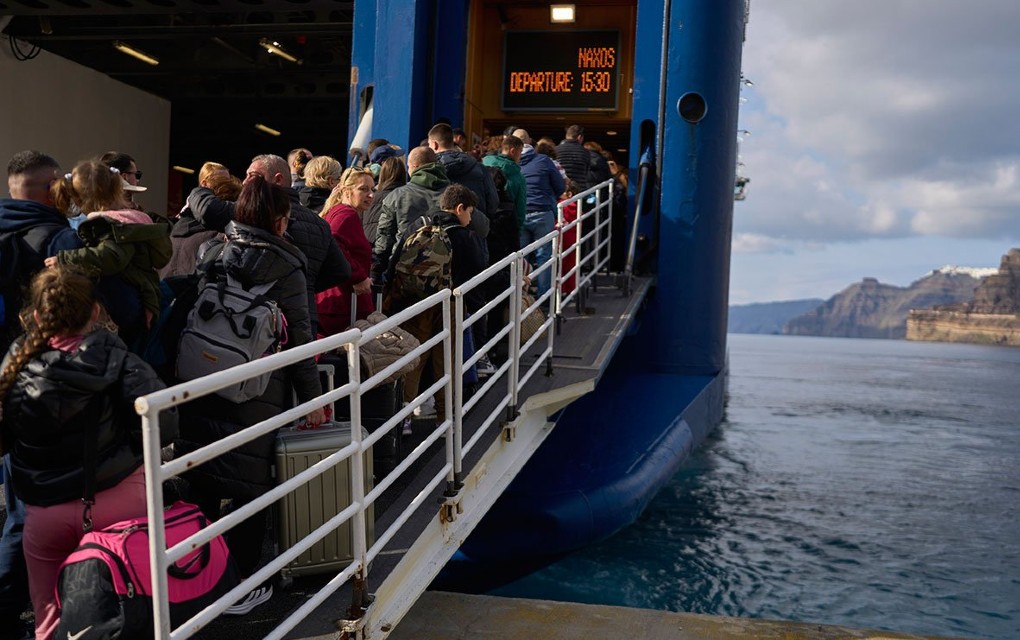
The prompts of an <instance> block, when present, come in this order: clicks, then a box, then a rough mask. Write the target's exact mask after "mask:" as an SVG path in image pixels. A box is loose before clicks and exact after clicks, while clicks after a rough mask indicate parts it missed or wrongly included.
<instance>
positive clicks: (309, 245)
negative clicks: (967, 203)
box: [188, 154, 351, 336]
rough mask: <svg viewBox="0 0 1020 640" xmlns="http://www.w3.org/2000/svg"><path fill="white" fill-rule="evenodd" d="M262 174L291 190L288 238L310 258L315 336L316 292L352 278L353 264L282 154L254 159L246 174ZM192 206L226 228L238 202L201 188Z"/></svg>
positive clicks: (199, 216)
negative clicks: (304, 197)
mask: <svg viewBox="0 0 1020 640" xmlns="http://www.w3.org/2000/svg"><path fill="white" fill-rule="evenodd" d="M255 174H257V175H261V176H262V177H263V178H265V179H266V182H268V183H269V184H271V185H276V186H278V187H281V188H283V189H285V190H286V191H287V194H288V196H289V197H290V217H291V220H290V225H289V226H288V227H287V237H288V238H289V239H290V240H291V242H293V243H294V245H295V246H296V247H297V248H298V249H300V250H301V251H302V252H303V253H304V254H305V258H306V259H307V260H308V270H307V272H306V273H305V279H306V281H307V284H308V312H309V314H310V316H311V320H312V335H313V336H314V335H315V332H316V330H317V328H318V322H319V314H318V310H317V307H316V304H315V294H316V292H319V291H325V290H326V289H329V288H331V287H335V286H337V285H339V284H341V283H343V282H345V281H347V280H348V279H349V278H350V277H351V265H350V263H349V262H347V258H345V257H344V254H343V253H342V252H341V251H340V247H338V246H337V244H336V242H335V241H334V240H333V234H332V232H331V231H330V229H329V223H327V222H326V221H325V220H323V219H322V218H320V217H319V216H317V215H315V213H313V212H312V210H311V209H309V208H308V207H305V206H303V205H302V204H301V202H300V199H299V196H298V192H297V191H296V190H294V189H293V188H292V187H291V177H290V167H289V166H288V165H287V161H286V160H284V159H283V158H281V157H280V156H274V155H271V154H264V155H260V156H255V157H254V158H252V161H251V165H249V166H248V171H247V172H246V173H245V175H246V180H247V177H248V176H251V175H255ZM188 206H189V207H190V208H191V212H192V213H193V214H194V215H195V219H196V220H198V221H199V222H201V223H202V225H203V226H205V228H207V229H214V230H216V231H223V228H224V227H226V226H227V223H228V222H230V221H231V219H233V217H234V203H233V202H225V201H223V200H220V199H219V198H217V197H216V196H215V194H213V192H212V191H211V190H209V189H206V188H204V187H198V188H197V189H195V190H194V191H192V192H191V195H189V196H188Z"/></svg>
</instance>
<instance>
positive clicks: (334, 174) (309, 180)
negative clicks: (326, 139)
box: [298, 156, 344, 215]
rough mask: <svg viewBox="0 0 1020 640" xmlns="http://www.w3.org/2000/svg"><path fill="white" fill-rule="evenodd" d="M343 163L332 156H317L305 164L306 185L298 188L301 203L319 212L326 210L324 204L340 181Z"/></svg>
mask: <svg viewBox="0 0 1020 640" xmlns="http://www.w3.org/2000/svg"><path fill="white" fill-rule="evenodd" d="M343 170H344V168H343V165H341V164H340V161H339V160H337V159H336V158H333V157H330V156H315V157H314V158H312V159H311V161H309V163H308V165H306V166H305V186H303V187H301V188H299V189H298V198H299V199H300V201H301V204H303V205H304V206H306V207H308V208H309V209H311V210H312V211H314V212H315V213H318V214H320V215H321V214H322V212H323V211H324V209H323V205H324V204H325V203H326V200H327V199H328V198H329V194H330V192H332V191H333V187H335V186H336V185H337V184H338V183H339V182H340V174H341V173H343Z"/></svg>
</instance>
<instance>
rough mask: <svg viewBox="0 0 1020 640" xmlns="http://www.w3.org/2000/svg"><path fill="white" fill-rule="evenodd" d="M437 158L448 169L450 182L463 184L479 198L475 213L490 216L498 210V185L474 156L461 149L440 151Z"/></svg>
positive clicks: (447, 173)
mask: <svg viewBox="0 0 1020 640" xmlns="http://www.w3.org/2000/svg"><path fill="white" fill-rule="evenodd" d="M437 157H438V162H439V163H440V164H441V165H443V167H444V168H445V169H446V175H447V177H449V178H450V182H455V183H457V184H462V185H464V186H465V187H467V188H468V189H471V190H472V191H474V192H475V195H476V196H478V206H477V207H475V211H480V212H481V213H485V214H488V213H491V212H493V211H495V210H496V208H497V207H498V206H499V194H497V193H496V185H495V184H494V183H493V182H492V176H490V175H489V172H488V171H486V170H485V169H484V168H483V167H482V164H481V163H480V162H478V161H477V160H475V158H474V156H472V155H470V154H467V153H464V152H463V151H460V150H459V149H453V150H450V151H440V152H439V153H438V154H437Z"/></svg>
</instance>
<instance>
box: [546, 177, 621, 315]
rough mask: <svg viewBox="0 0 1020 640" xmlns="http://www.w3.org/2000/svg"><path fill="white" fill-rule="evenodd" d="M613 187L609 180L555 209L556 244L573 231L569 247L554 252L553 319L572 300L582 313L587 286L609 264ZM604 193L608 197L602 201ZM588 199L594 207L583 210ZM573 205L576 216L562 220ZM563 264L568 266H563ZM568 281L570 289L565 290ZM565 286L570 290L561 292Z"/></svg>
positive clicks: (593, 282)
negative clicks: (570, 284)
mask: <svg viewBox="0 0 1020 640" xmlns="http://www.w3.org/2000/svg"><path fill="white" fill-rule="evenodd" d="M615 188H616V186H615V184H614V181H613V180H612V179H609V180H606V181H604V182H601V183H599V184H597V185H595V186H594V187H591V188H590V189H587V190H585V191H582V192H581V193H578V194H575V195H574V196H572V197H570V198H568V199H566V200H563V201H561V202H560V203H559V204H558V205H557V206H556V219H557V225H556V226H557V227H558V228H559V230H560V242H564V241H565V240H564V236H567V234H568V233H569V232H573V234H572V235H573V237H574V240H573V243H572V244H570V245H569V246H567V247H562V248H560V249H559V250H558V251H557V252H556V253H557V254H558V260H557V262H558V273H559V279H558V280H557V281H556V287H554V289H555V291H556V298H555V310H556V316H557V317H561V316H562V315H563V309H565V308H566V306H567V305H568V304H570V303H571V302H572V301H574V302H576V304H577V306H578V311H581V310H582V308H583V306H584V300H585V296H586V292H587V290H588V287H589V286H594V284H595V276H596V275H597V273H598V272H599V271H601V270H602V269H603V268H604V267H606V266H607V265H608V264H609V260H610V247H611V246H612V220H613V191H614V189H615ZM607 193H608V197H605V198H604V195H605V194H607ZM591 200H594V204H592V205H591V206H590V207H589V208H588V209H587V210H585V205H586V204H588V203H589V202H590V201H591ZM575 203H576V205H577V215H576V217H575V218H574V219H573V220H566V218H565V213H564V210H565V209H566V208H567V207H569V206H570V205H571V204H575ZM564 262H570V263H572V264H569V265H568V266H565V265H564V264H563V263H564ZM571 278H573V286H572V287H569V283H570V280H571ZM568 287H569V288H570V291H567V292H564V289H565V288H568Z"/></svg>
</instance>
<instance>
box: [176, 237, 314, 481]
mask: <svg viewBox="0 0 1020 640" xmlns="http://www.w3.org/2000/svg"><path fill="white" fill-rule="evenodd" d="M224 232H225V233H226V238H227V239H226V242H216V241H213V242H211V243H209V244H208V245H206V247H205V253H203V254H202V255H200V256H199V267H198V269H199V271H200V272H201V273H203V274H204V276H203V282H205V281H209V280H215V279H217V278H222V277H224V276H225V275H226V274H230V276H231V277H232V278H234V279H236V280H237V281H238V282H240V283H241V285H242V286H243V287H245V288H248V287H252V286H256V285H260V284H267V283H270V282H273V283H274V284H273V286H272V287H271V288H270V289H269V290H268V291H267V292H266V293H265V296H266V297H267V298H269V299H270V300H274V301H275V302H276V303H277V305H279V307H280V310H281V311H282V312H283V315H284V317H285V318H286V319H287V337H288V340H287V343H286V345H285V346H284V348H285V349H286V348H292V347H297V346H301V345H303V344H307V343H308V342H310V341H311V340H312V331H311V324H310V322H309V318H308V304H307V297H306V291H307V287H306V286H305V274H304V262H305V260H304V255H303V254H302V253H301V251H300V250H299V249H298V248H297V247H295V246H294V245H292V244H291V243H290V242H288V241H287V240H285V239H283V238H280V237H278V236H275V235H273V234H272V233H270V232H268V231H265V230H263V229H259V228H256V227H251V226H248V225H244V224H240V223H237V222H231V223H229V224H228V225H227V227H226V229H224ZM330 241H331V242H332V239H330ZM200 286H202V285H200ZM292 385H293V390H294V392H296V394H297V399H298V402H306V401H308V400H311V399H313V398H315V397H317V396H319V395H320V394H321V393H322V390H321V387H320V386H319V374H318V371H317V369H316V367H315V362H314V360H312V359H311V358H308V359H307V360H302V361H300V362H297V363H295V364H293V365H291V366H289V367H287V368H286V369H283V370H277V371H275V372H274V373H273V375H272V378H271V379H270V382H269V386H268V387H267V388H266V391H265V393H263V394H262V395H261V396H259V397H257V398H253V399H251V400H248V401H247V402H242V403H235V402H230V401H229V400H226V399H223V398H220V397H219V396H216V395H211V396H205V397H203V398H199V399H198V400H194V401H192V402H189V403H187V404H185V405H183V406H182V409H181V411H182V414H183V415H184V417H185V419H184V420H183V421H182V428H181V437H180V440H179V441H178V445H179V451H181V452H188V451H194V450H195V449H197V448H198V447H199V446H203V445H207V444H210V443H212V442H216V441H218V440H220V439H222V438H224V437H226V436H228V435H231V434H233V433H237V432H238V431H240V430H242V429H243V428H245V427H250V426H251V425H253V424H256V423H258V422H261V421H262V420H266V419H267V418H270V417H272V416H275V415H277V414H279V413H280V412H281V411H283V410H284V409H286V408H288V407H291V406H293V400H294V399H293V397H292V393H291V388H292ZM275 437H276V436H275V434H273V433H270V434H267V435H265V436H262V437H260V438H256V439H255V440H253V441H251V442H248V443H246V444H244V445H242V446H241V447H239V448H237V449H234V450H232V451H230V452H229V453H226V454H224V455H222V456H219V457H218V458H216V459H214V460H212V461H210V462H207V463H205V464H203V465H201V466H200V467H198V468H196V469H195V470H194V471H192V472H190V473H189V474H188V479H189V481H190V482H192V484H193V485H195V486H196V487H197V490H199V491H201V490H202V487H205V488H207V489H209V490H211V491H217V492H221V493H219V494H218V495H225V496H231V497H236V498H244V499H251V498H254V497H257V496H259V495H261V494H262V493H264V492H265V491H267V490H268V489H270V488H272V486H273V479H272V477H271V474H270V468H271V465H272V458H273V446H274V445H273V443H274V440H275Z"/></svg>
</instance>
